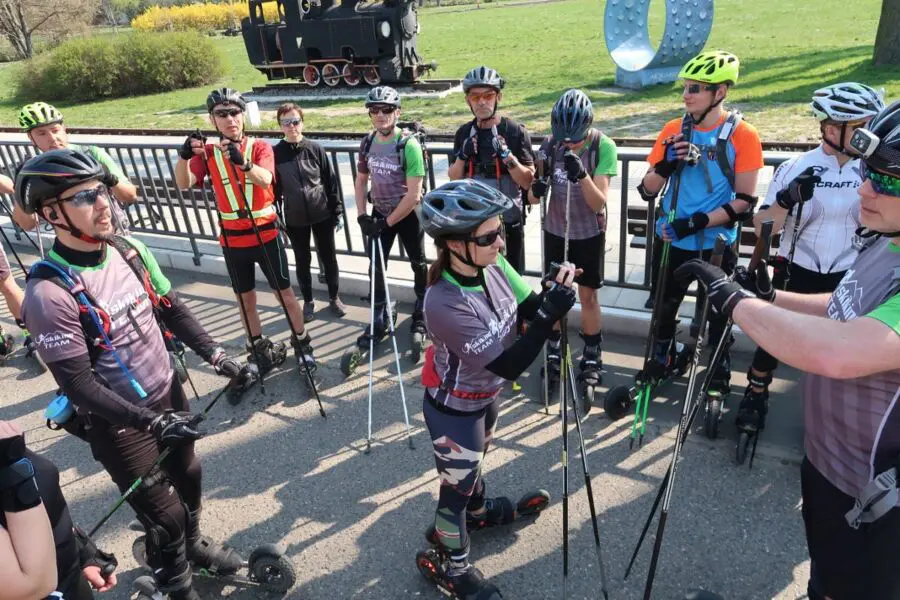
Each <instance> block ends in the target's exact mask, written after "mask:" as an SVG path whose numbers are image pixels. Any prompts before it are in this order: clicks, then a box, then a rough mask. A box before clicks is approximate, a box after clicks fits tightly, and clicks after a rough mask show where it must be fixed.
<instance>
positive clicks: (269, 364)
mask: <svg viewBox="0 0 900 600" xmlns="http://www.w3.org/2000/svg"><path fill="white" fill-rule="evenodd" d="M245 348H246V350H247V366H248V367H250V370H251V371H252V373H253V377H252V378H250V379H248V380H246V381H243V382H241V385H235V386H234V387H232V388H231V389H230V390H229V391H228V396H227V398H228V402H229V403H230V404H232V405H236V404H238V403H240V401H241V398H242V397H243V395H244V393H245V392H246V391H247V390H249V389H250V388H251V387H252V386H253V384H255V383H256V382H257V381H259V379H260V377H265V376H266V374H268V373H269V371H271V370H272V369H274V368H275V367H277V366H279V365H281V364H282V363H283V362H284V361H285V359H286V358H287V346H286V345H285V344H284V342H272V340H270V339H269V338H267V337H262V336H260V337H258V338H256V339H255V340H254V341H253V345H252V346H251V345H250V344H249V343H248V344H247V345H246V346H245ZM257 361H258V362H257Z"/></svg>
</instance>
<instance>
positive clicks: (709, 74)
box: [678, 50, 741, 85]
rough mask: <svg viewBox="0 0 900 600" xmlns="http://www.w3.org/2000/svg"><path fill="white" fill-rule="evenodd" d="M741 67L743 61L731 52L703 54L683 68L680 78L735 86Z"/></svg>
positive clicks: (721, 51) (714, 51)
mask: <svg viewBox="0 0 900 600" xmlns="http://www.w3.org/2000/svg"><path fill="white" fill-rule="evenodd" d="M740 66H741V61H739V60H738V57H737V56H735V55H734V54H732V53H730V52H725V51H723V50H712V51H709V52H701V53H700V54H698V55H697V56H695V57H694V58H692V59H691V60H689V61H688V62H687V64H685V65H684V66H683V67H682V68H681V71H680V72H679V73H678V78H679V79H691V80H693V81H700V82H702V83H710V84H720V83H724V84H727V85H734V84H735V83H737V80H738V71H739V70H740Z"/></svg>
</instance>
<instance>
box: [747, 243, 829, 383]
mask: <svg viewBox="0 0 900 600" xmlns="http://www.w3.org/2000/svg"><path fill="white" fill-rule="evenodd" d="M772 266H773V267H774V271H775V273H774V274H773V275H772V286H773V287H774V288H775V289H776V290H783V289H787V290H788V291H790V292H797V293H799V294H826V293H827V294H830V293H832V292H834V290H835V288H837V286H838V284H839V283H840V282H841V279H843V278H844V273H845V271H839V272H837V273H818V272H816V271H810V270H809V269H804V268H803V267H801V266H799V265H795V264H792V265H790V270H791V278H790V282H789V283H788V286H787V288H785V285H784V282H785V279H786V278H787V267H788V262H787V259H784V258H781V257H778V258H775V259H773V260H772ZM776 368H778V359H777V358H775V357H774V356H772V355H771V354H769V353H768V352H766V351H765V350H763V349H762V348H757V349H756V353H755V354H754V355H753V369H755V370H757V371H759V372H760V373H771V372H772V371H774V370H775V369H776Z"/></svg>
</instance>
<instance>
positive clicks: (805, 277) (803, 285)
mask: <svg viewBox="0 0 900 600" xmlns="http://www.w3.org/2000/svg"><path fill="white" fill-rule="evenodd" d="M788 264H789V263H788V260H787V259H786V258H784V257H782V256H776V257H774V258H773V259H772V260H771V265H772V267H773V270H774V274H773V275H772V285H773V286H774V287H775V289H776V290H783V289H784V281H785V279H786V278H787V271H788ZM844 273H846V271H837V272H835V273H819V272H817V271H810V270H809V269H804V268H803V267H801V266H800V265H797V264H792V265H791V280H790V281H789V282H788V291H791V292H797V293H800V294H825V293H831V292H833V291H834V290H835V289H836V288H837V286H838V284H839V283H840V282H841V279H843V278H844Z"/></svg>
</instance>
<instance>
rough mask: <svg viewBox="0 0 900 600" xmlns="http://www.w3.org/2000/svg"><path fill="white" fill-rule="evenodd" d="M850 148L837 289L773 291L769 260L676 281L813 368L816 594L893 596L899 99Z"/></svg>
mask: <svg viewBox="0 0 900 600" xmlns="http://www.w3.org/2000/svg"><path fill="white" fill-rule="evenodd" d="M851 146H852V147H853V148H854V150H856V151H857V152H859V153H860V154H861V155H862V174H863V184H862V186H861V187H860V188H859V195H860V215H859V216H860V221H861V222H862V225H863V227H865V228H866V231H865V232H864V233H863V235H864V239H865V240H866V241H865V245H864V247H863V248H862V249H861V250H860V252H859V256H858V257H857V258H856V260H855V261H854V263H853V264H852V265H851V267H850V268H849V269H848V270H847V273H846V275H845V276H844V279H843V280H842V281H841V283H840V284H839V285H838V287H837V289H836V290H835V291H834V293H833V294H827V293H825V294H797V293H794V292H786V291H781V290H779V291H778V292H777V293H776V292H775V290H774V288H773V287H772V284H771V282H770V281H769V275H768V271H766V270H765V267H761V268H759V269H757V271H756V272H755V273H746V272H742V273H741V274H740V277H738V278H737V279H738V281H737V282H733V281H729V278H728V277H727V276H726V275H725V273H724V272H723V271H722V270H721V269H718V268H716V267H713V266H711V265H709V264H705V263H701V262H699V261H696V260H694V261H691V262H689V263H686V264H685V265H683V266H682V267H681V268H679V269H678V270H677V271H676V272H675V276H676V277H678V278H680V279H681V280H682V281H689V280H690V279H698V280H699V281H701V283H703V284H704V285H705V286H706V288H707V291H708V297H709V299H710V302H711V303H712V304H713V306H714V307H715V308H716V309H717V310H719V311H720V312H721V313H722V314H724V315H725V316H731V317H732V318H733V319H734V322H735V323H736V324H737V325H739V326H740V328H741V329H742V330H743V331H744V332H745V333H747V334H748V335H749V336H750V337H751V338H753V340H754V341H755V342H756V343H758V344H759V345H760V346H761V347H762V348H763V349H765V350H766V351H767V352H769V353H770V354H772V356H774V357H775V358H776V359H778V360H780V361H782V362H786V363H788V364H790V365H791V366H793V367H796V368H798V369H801V370H803V371H806V376H805V382H804V386H803V388H804V393H803V404H804V421H805V449H806V458H805V459H804V461H803V466H802V467H801V489H802V495H803V520H804V523H805V526H806V541H807V547H808V548H809V555H810V559H811V566H810V571H811V577H810V582H809V597H810V599H811V600H822V599H824V598H830V599H831V600H862V599H866V600H868V599H872V600H874V599H876V598H877V599H878V600H896V599H900V570H898V569H897V560H898V556H900V510H898V509H897V489H896V486H897V477H896V475H897V471H896V467H897V465H898V464H900V404H898V402H897V400H898V398H900V295H898V291H900V275H898V274H900V102H895V103H894V104H892V105H891V106H889V107H888V108H886V109H884V110H883V111H881V112H880V113H879V114H878V115H877V116H876V117H874V118H873V119H872V121H871V122H870V123H869V125H868V127H867V128H865V129H859V130H857V131H856V133H855V134H854V136H853V138H852V139H851ZM741 284H743V285H744V286H745V287H747V288H750V289H751V291H753V292H754V293H755V295H756V298H754V294H753V293H749V292H747V291H746V290H744V289H742V287H741ZM873 490H874V494H873ZM872 500H874V502H873V501H872Z"/></svg>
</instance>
